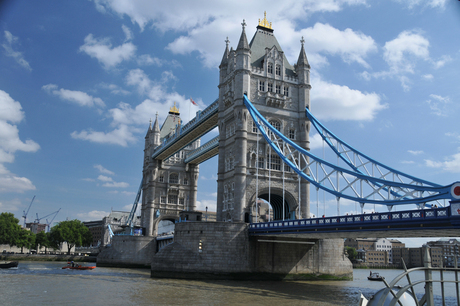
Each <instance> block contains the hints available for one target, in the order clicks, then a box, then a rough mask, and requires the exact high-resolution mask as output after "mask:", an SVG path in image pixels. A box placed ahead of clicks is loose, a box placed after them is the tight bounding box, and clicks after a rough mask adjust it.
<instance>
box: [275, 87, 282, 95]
mask: <svg viewBox="0 0 460 306" xmlns="http://www.w3.org/2000/svg"><path fill="white" fill-rule="evenodd" d="M276 93H277V94H280V93H281V85H276Z"/></svg>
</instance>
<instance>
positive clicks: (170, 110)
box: [169, 102, 179, 114]
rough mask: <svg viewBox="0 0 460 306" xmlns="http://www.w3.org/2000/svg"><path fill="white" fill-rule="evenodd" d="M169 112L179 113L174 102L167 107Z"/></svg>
mask: <svg viewBox="0 0 460 306" xmlns="http://www.w3.org/2000/svg"><path fill="white" fill-rule="evenodd" d="M169 113H174V114H179V109H178V108H177V107H176V102H174V106H173V107H171V108H170V109H169Z"/></svg>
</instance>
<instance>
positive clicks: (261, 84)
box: [259, 81, 265, 91]
mask: <svg viewBox="0 0 460 306" xmlns="http://www.w3.org/2000/svg"><path fill="white" fill-rule="evenodd" d="M259 91H265V82H264V81H259Z"/></svg>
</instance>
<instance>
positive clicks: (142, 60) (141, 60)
mask: <svg viewBox="0 0 460 306" xmlns="http://www.w3.org/2000/svg"><path fill="white" fill-rule="evenodd" d="M163 63H164V61H163V60H161V59H159V58H158V57H151V56H150V55H149V54H143V55H141V56H139V57H138V58H137V64H138V65H139V66H150V65H155V66H158V67H161V66H163Z"/></svg>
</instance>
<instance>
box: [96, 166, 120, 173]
mask: <svg viewBox="0 0 460 306" xmlns="http://www.w3.org/2000/svg"><path fill="white" fill-rule="evenodd" d="M94 168H96V169H97V170H99V171H100V172H101V173H105V174H109V175H115V173H113V172H112V171H110V170H107V169H105V168H104V167H102V165H94Z"/></svg>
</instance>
